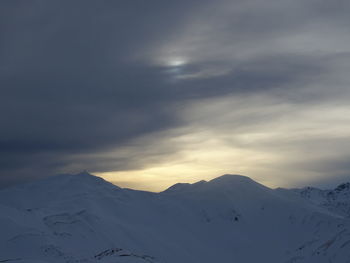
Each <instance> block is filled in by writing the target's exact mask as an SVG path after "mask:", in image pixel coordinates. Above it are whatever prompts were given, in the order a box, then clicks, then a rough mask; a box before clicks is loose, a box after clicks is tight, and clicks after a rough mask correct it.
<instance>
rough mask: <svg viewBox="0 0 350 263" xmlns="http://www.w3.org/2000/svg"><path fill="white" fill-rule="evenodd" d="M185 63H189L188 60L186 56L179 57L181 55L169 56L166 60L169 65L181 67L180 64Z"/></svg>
mask: <svg viewBox="0 0 350 263" xmlns="http://www.w3.org/2000/svg"><path fill="white" fill-rule="evenodd" d="M185 64H187V60H186V59H184V58H179V57H176V58H169V59H168V60H167V61H166V65H167V66H169V67H179V66H183V65H185Z"/></svg>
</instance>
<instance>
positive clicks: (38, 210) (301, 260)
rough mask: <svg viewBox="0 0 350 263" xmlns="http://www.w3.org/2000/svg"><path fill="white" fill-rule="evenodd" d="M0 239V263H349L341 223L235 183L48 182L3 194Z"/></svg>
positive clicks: (78, 178)
mask: <svg viewBox="0 0 350 263" xmlns="http://www.w3.org/2000/svg"><path fill="white" fill-rule="evenodd" d="M343 188H344V189H346V185H345V186H344V187H343ZM343 188H342V189H343ZM286 193H288V194H286ZM340 193H343V190H342V191H340ZM344 198H345V197H344ZM0 232H1V233H2V235H1V236H0V261H4V260H5V261H9V260H12V261H15V262H16V261H18V262H53V263H56V262H57V263H61V262H65V263H68V262H69V263H72V262H87V263H89V262H91V263H95V262H102V263H104V262H106V263H107V262H113V263H118V262H119V263H124V262H125V263H126V262H128V263H137V262H139V263H140V262H141V263H142V262H153V263H155V262H159V263H161V262H162V263H163V262H164V263H178V262H185V263H193V262H203V263H209V262H210V263H211V262H232V260H236V261H238V262H247V263H250V262H252V263H253V262H258V261H259V260H261V259H263V260H264V261H266V262H271V263H280V262H298V263H316V262H317V263H326V262H327V263H328V262H330V261H331V262H346V261H347V260H350V253H348V252H347V251H349V250H348V249H347V248H348V245H347V244H350V223H349V220H348V219H347V217H346V216H341V215H340V214H339V213H336V212H334V211H333V212H330V211H329V208H327V207H324V206H320V205H318V204H315V203H312V202H310V200H307V199H305V198H303V197H302V196H301V195H300V193H298V192H297V191H294V190H286V191H279V190H275V189H271V188H268V187H265V186H263V185H261V184H259V183H257V182H255V181H254V180H252V179H250V178H248V177H245V176H240V175H224V176H221V177H218V178H214V179H213V180H210V181H208V182H206V181H199V182H197V183H194V184H175V185H173V186H171V187H170V188H168V189H167V190H165V191H163V192H160V193H152V192H144V191H137V190H130V189H125V188H120V187H118V186H114V185H113V184H111V183H109V182H107V181H105V180H103V179H99V178H98V177H96V176H93V175H91V174H89V173H87V172H84V173H79V174H77V175H69V174H68V175H67V174H65V175H59V176H55V177H50V178H48V179H44V180H41V181H38V182H34V183H31V184H25V185H21V186H18V187H17V188H11V189H7V190H6V191H5V190H1V191H0ZM286 237H287V238H286ZM325 244H329V245H327V246H326V245H325ZM323 247H324V249H323ZM349 247H350V245H349ZM252 252H254V253H252ZM337 260H338V261H337Z"/></svg>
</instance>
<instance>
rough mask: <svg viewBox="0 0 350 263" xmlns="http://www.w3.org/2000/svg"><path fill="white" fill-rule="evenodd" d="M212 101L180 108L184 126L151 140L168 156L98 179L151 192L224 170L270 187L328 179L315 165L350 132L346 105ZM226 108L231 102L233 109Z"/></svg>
mask: <svg viewBox="0 0 350 263" xmlns="http://www.w3.org/2000/svg"><path fill="white" fill-rule="evenodd" d="M210 102H211V103H207V102H205V101H201V102H199V103H197V104H192V105H191V106H189V107H187V108H186V109H184V110H183V111H182V113H181V115H182V118H184V120H185V122H186V123H189V126H188V127H185V128H183V131H181V129H179V130H178V131H168V133H167V135H166V136H165V137H163V136H162V135H160V136H159V141H158V142H154V147H155V150H154V152H156V151H157V147H159V149H158V150H159V151H161V149H162V147H163V146H164V145H166V147H170V148H171V147H174V149H173V153H172V154H169V156H168V157H169V158H164V157H166V154H165V156H162V157H161V158H159V160H157V158H154V159H153V161H150V159H148V160H147V162H146V163H145V166H144V167H141V168H140V169H134V170H124V171H115V172H108V173H100V174H99V175H100V176H102V177H104V178H105V179H107V180H109V181H112V182H114V183H115V184H117V185H120V186H122V187H131V188H137V189H143V190H151V191H161V190H164V189H166V188H167V187H169V186H170V185H172V184H175V183H177V182H190V183H193V182H195V181H199V180H203V179H205V180H208V179H212V178H214V177H216V176H219V175H222V174H225V173H236V174H244V175H247V176H250V177H252V178H253V179H255V180H257V181H258V182H261V183H263V184H265V185H268V186H270V187H278V186H286V187H291V186H297V185H303V184H307V183H308V182H311V181H313V180H317V179H322V178H323V177H324V176H326V175H325V174H324V173H323V172H320V171H317V169H314V167H312V166H313V164H317V163H318V162H320V160H324V159H328V160H331V159H332V156H334V154H335V153H334V152H333V150H334V149H336V148H337V147H339V145H338V144H337V141H338V140H339V139H344V138H346V137H347V136H348V134H350V124H349V123H350V108H349V107H348V106H347V105H337V106H335V105H308V106H302V107H301V106H300V105H294V104H289V103H285V102H282V101H280V100H279V99H278V98H271V97H264V96H246V97H244V96H240V97H226V98H218V99H216V100H210ZM230 105H236V107H235V110H234V111H230V110H229V109H230ZM251 105H256V106H255V107H252V106H251ZM242 120H249V122H247V123H242ZM161 145H163V146H161ZM333 147H334V149H333ZM344 148H346V146H345V145H344ZM316 166H317V165H316Z"/></svg>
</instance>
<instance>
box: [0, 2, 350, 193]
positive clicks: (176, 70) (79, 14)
mask: <svg viewBox="0 0 350 263" xmlns="http://www.w3.org/2000/svg"><path fill="white" fill-rule="evenodd" d="M349 13H350V2H349V1H347V0H334V1H328V0H309V1H304V0H278V1H277V0H266V1H258V0H230V1H228V0H216V1H212V0H211V1H209V0H200V1H199V0H186V1H183V0H178V1H161V0H153V1H140V0H128V1H108V0H102V1H93V0H85V1H82V0H74V1H71V0H62V1H53V0H3V1H1V2H0V36H1V37H0V127H1V129H0V188H3V187H8V186H11V185H15V184H18V183H22V182H28V181H32V180H35V179H38V178H43V177H47V176H52V175H55V174H59V173H76V172H79V171H82V170H87V171H89V172H90V173H93V174H96V175H99V176H102V177H103V178H105V179H107V180H109V181H111V182H113V183H115V184H117V185H120V186H122V187H131V188H135V189H143V190H150V191H161V190H164V189H165V188H167V187H169V186H170V185H172V184H174V183H177V182H195V181H199V180H202V179H205V180H208V179H211V178H214V177H217V176H220V175H222V174H226V173H231V174H243V175H246V176H249V177H251V178H252V179H254V180H256V181H258V182H260V183H263V184H265V185H267V186H270V187H277V186H281V187H300V186H304V185H315V186H319V187H333V186H335V185H336V184H338V183H341V182H344V181H350V103H349V101H350V86H349V85H350V76H349V72H350V16H349Z"/></svg>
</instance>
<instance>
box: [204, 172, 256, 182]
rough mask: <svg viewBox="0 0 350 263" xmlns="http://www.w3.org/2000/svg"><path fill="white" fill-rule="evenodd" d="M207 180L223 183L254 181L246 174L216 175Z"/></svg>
mask: <svg viewBox="0 0 350 263" xmlns="http://www.w3.org/2000/svg"><path fill="white" fill-rule="evenodd" d="M209 182H212V183H213V182H224V183H229V182H255V181H254V180H252V179H251V178H249V177H248V176H244V175H240V174H224V175H221V176H219V177H216V178H214V179H212V180H210V181H209Z"/></svg>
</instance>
